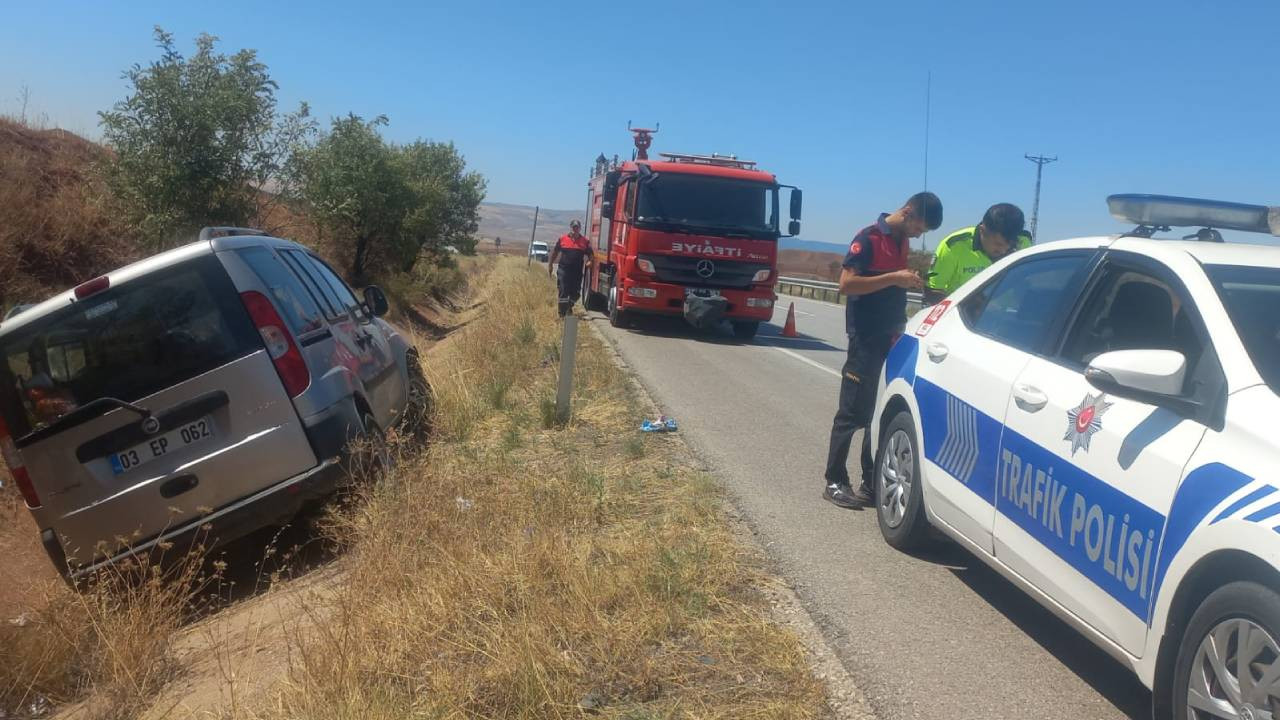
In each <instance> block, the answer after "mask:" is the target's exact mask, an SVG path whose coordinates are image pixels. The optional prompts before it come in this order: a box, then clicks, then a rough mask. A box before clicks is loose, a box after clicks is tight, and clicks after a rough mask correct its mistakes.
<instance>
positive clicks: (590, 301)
mask: <svg viewBox="0 0 1280 720" xmlns="http://www.w3.org/2000/svg"><path fill="white" fill-rule="evenodd" d="M582 307H583V309H584V310H599V311H601V312H603V311H604V310H605V298H604V296H603V295H601V294H600V293H598V292H594V291H593V290H592V289H591V274H590V273H583V277H582Z"/></svg>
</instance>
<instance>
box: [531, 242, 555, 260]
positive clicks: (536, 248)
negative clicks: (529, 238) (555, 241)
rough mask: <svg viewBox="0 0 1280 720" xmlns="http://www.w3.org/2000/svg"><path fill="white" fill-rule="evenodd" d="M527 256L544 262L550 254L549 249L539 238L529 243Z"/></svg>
mask: <svg viewBox="0 0 1280 720" xmlns="http://www.w3.org/2000/svg"><path fill="white" fill-rule="evenodd" d="M529 256H530V257H532V258H533V259H534V260H537V261H538V262H546V261H547V258H549V257H550V256H551V250H550V248H548V247H547V244H546V243H544V242H542V241H541V240H535V241H534V242H531V243H529Z"/></svg>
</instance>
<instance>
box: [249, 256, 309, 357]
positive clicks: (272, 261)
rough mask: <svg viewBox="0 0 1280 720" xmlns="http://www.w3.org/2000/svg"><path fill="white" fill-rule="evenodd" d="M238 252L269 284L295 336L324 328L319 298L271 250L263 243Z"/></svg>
mask: <svg viewBox="0 0 1280 720" xmlns="http://www.w3.org/2000/svg"><path fill="white" fill-rule="evenodd" d="M236 254H237V255H239V256H240V258H241V259H242V260H244V261H245V263H246V264H247V265H248V266H249V267H250V268H252V269H253V272H254V273H256V274H257V276H258V277H259V278H260V279H261V280H262V283H263V284H264V285H266V286H267V289H268V291H269V292H270V294H271V299H272V300H274V301H275V304H276V307H277V308H279V309H280V314H282V315H284V320H285V322H286V323H288V324H289V328H290V329H291V330H293V333H294V334H295V335H305V334H307V333H309V332H311V331H312V330H319V329H320V328H322V327H324V320H322V319H321V317H320V306H319V305H317V304H316V299H315V297H314V296H313V295H312V293H311V292H310V291H308V290H307V289H306V288H305V287H303V285H302V281H301V280H299V279H298V276H297V275H295V274H294V273H293V272H292V271H290V270H289V268H287V267H285V266H284V265H283V264H282V263H283V262H284V261H283V260H280V259H277V258H276V256H275V254H274V253H272V252H271V250H269V249H268V248H265V247H262V246H258V247H248V248H243V249H241V250H237V251H236Z"/></svg>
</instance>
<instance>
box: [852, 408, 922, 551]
mask: <svg viewBox="0 0 1280 720" xmlns="http://www.w3.org/2000/svg"><path fill="white" fill-rule="evenodd" d="M863 432H866V430H863ZM921 457H922V456H921V455H920V443H919V441H917V440H916V425H915V422H914V421H913V420H912V419H911V413H910V412H908V411H906V410H903V411H901V412H899V413H898V414H897V415H895V416H894V418H893V420H891V421H890V422H889V425H888V426H887V427H885V430H884V433H882V434H881V436H880V452H879V453H877V454H876V458H877V463H876V518H877V519H878V520H879V522H880V534H881V535H883V536H884V539H885V542H887V543H889V544H890V545H891V546H893V547H894V548H897V549H898V550H908V549H910V548H913V547H916V546H917V545H919V544H920V543H921V542H922V541H924V539H925V538H926V537H927V536H928V531H929V522H928V520H927V519H926V518H925V514H924V489H923V488H922V487H921V486H920V479H921V478H920V458H921Z"/></svg>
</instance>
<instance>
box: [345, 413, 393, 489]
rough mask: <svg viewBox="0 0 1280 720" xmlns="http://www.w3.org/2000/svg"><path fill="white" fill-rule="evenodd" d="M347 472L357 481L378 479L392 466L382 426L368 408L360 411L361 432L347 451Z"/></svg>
mask: <svg viewBox="0 0 1280 720" xmlns="http://www.w3.org/2000/svg"><path fill="white" fill-rule="evenodd" d="M346 464H347V474H348V475H349V476H350V477H351V481H352V482H355V483H360V482H366V481H371V480H378V479H380V478H381V477H382V476H383V475H385V474H386V472H387V470H388V469H389V468H390V467H391V450H390V448H389V447H388V446H387V437H386V434H385V433H383V431H382V427H381V426H379V425H378V421H377V420H375V419H374V417H373V413H371V412H369V411H368V410H364V409H361V411H360V434H359V436H357V437H356V438H354V439H353V440H352V441H351V443H350V447H349V449H348V451H347V463H346Z"/></svg>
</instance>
